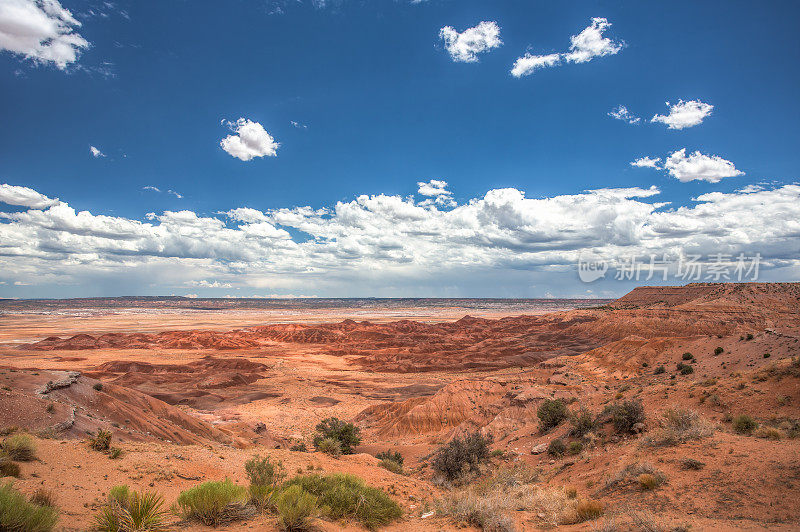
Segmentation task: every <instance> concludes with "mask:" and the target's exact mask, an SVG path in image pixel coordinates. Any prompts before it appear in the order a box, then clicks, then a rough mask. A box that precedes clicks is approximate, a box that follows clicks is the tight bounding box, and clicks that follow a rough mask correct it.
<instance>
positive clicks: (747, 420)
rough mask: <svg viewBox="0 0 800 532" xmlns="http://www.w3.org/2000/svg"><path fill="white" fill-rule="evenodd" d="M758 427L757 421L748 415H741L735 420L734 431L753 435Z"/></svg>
mask: <svg viewBox="0 0 800 532" xmlns="http://www.w3.org/2000/svg"><path fill="white" fill-rule="evenodd" d="M757 427H758V423H757V422H756V420H755V419H753V418H752V417H750V416H748V415H747V414H741V415H738V416H736V417H735V418H733V430H735V431H736V432H738V433H739V434H751V433H752V432H753V431H754V430H756V428H757Z"/></svg>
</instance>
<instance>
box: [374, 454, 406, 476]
mask: <svg viewBox="0 0 800 532" xmlns="http://www.w3.org/2000/svg"><path fill="white" fill-rule="evenodd" d="M378 465H379V466H381V467H382V468H384V469H385V470H387V471H391V472H392V473H394V474H395V475H402V474H403V464H400V463H398V462H395V461H394V460H390V459H388V458H384V459H383V460H381V462H380V463H379V464H378Z"/></svg>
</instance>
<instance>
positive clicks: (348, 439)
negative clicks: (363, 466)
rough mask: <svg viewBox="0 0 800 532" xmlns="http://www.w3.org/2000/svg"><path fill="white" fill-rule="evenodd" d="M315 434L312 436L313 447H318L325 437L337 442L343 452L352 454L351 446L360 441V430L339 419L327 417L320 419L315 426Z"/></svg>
mask: <svg viewBox="0 0 800 532" xmlns="http://www.w3.org/2000/svg"><path fill="white" fill-rule="evenodd" d="M316 430H317V435H316V436H314V447H317V448H319V443H320V442H322V441H323V440H325V439H326V438H332V439H334V440H336V441H338V442H339V445H340V446H341V449H342V453H343V454H353V447H355V446H357V445H358V444H359V443H361V430H360V429H359V428H358V427H356V426H355V425H353V424H352V423H347V422H345V421H342V420H341V419H338V418H335V417H329V418H327V419H324V420H322V421H320V422H319V423H318V424H317V427H316Z"/></svg>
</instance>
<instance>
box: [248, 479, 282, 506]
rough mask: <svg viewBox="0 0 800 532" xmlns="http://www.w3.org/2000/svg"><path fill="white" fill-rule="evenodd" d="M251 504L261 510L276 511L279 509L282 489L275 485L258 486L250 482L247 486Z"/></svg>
mask: <svg viewBox="0 0 800 532" xmlns="http://www.w3.org/2000/svg"><path fill="white" fill-rule="evenodd" d="M247 493H248V497H249V501H250V504H252V505H253V506H255V507H256V508H257V509H258V511H259V512H274V511H276V510H277V502H278V496H279V495H280V489H278V488H276V487H274V486H258V485H256V484H250V486H248V488H247Z"/></svg>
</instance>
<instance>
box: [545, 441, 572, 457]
mask: <svg viewBox="0 0 800 532" xmlns="http://www.w3.org/2000/svg"><path fill="white" fill-rule="evenodd" d="M565 452H567V444H566V443H564V440H562V439H561V438H556V439H554V440H553V441H551V442H550V443H549V444H548V445H547V454H549V455H550V456H555V457H556V458H560V457H562V456H564V453H565Z"/></svg>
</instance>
